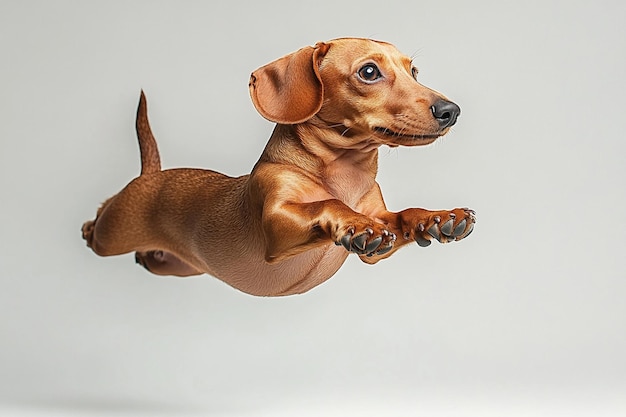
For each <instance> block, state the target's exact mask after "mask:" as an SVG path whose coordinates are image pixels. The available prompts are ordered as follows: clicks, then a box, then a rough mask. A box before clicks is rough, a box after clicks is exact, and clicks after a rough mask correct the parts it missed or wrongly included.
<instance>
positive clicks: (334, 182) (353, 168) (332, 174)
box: [324, 160, 375, 209]
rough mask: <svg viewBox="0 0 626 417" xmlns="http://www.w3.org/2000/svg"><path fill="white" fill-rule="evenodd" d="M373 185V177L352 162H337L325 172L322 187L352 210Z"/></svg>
mask: <svg viewBox="0 0 626 417" xmlns="http://www.w3.org/2000/svg"><path fill="white" fill-rule="evenodd" d="M374 183H375V181H374V177H373V176H372V175H371V174H370V173H369V172H368V171H367V170H365V169H363V167H361V166H359V165H356V164H355V163H354V161H350V160H341V161H337V162H334V163H333V164H330V165H329V166H328V167H327V168H326V170H325V175H324V186H325V187H326V189H327V191H328V192H329V193H330V194H331V195H333V197H335V198H337V199H338V200H340V201H342V202H343V203H345V204H346V205H347V206H349V207H350V208H352V209H355V208H356V206H357V205H358V203H359V201H361V198H362V197H363V196H364V195H365V194H366V193H367V192H368V191H369V190H371V188H372V186H373V185H374Z"/></svg>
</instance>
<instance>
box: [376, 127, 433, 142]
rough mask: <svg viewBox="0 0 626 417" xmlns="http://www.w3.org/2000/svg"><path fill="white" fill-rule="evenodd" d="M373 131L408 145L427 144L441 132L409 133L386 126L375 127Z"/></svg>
mask: <svg viewBox="0 0 626 417" xmlns="http://www.w3.org/2000/svg"><path fill="white" fill-rule="evenodd" d="M373 130H374V133H378V134H380V135H382V136H384V137H386V138H390V139H392V140H393V141H394V142H395V141H400V142H402V144H405V145H408V144H412V145H428V144H429V143H432V142H434V141H435V139H437V138H438V137H439V136H441V134H431V135H423V134H411V133H401V132H396V131H393V130H391V129H389V128H386V127H379V126H377V127H375V128H374V129H373Z"/></svg>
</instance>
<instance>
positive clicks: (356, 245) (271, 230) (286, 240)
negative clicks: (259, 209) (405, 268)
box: [263, 199, 396, 263]
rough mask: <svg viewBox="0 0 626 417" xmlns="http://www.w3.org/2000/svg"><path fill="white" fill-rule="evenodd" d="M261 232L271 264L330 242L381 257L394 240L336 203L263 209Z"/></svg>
mask: <svg viewBox="0 0 626 417" xmlns="http://www.w3.org/2000/svg"><path fill="white" fill-rule="evenodd" d="M263 230H264V234H265V238H266V252H265V259H266V261H267V262H270V263H274V262H279V261H281V260H284V259H286V258H288V257H291V256H294V255H297V254H299V253H302V252H304V251H306V250H309V249H313V248H316V247H320V246H322V245H327V244H329V243H331V242H334V243H335V244H336V245H338V246H343V247H344V248H345V249H346V250H347V251H349V252H354V253H357V254H359V255H363V256H370V257H371V256H374V255H382V254H384V253H387V252H389V251H390V250H391V249H392V248H393V244H394V242H395V240H396V235H395V234H394V233H392V232H391V231H390V230H389V229H388V228H386V227H385V225H383V224H382V223H380V222H377V221H375V220H373V219H371V218H370V217H367V216H365V215H363V214H360V213H357V212H355V211H354V210H352V209H350V208H349V207H348V206H347V205H345V204H344V203H342V202H341V201H339V200H336V199H328V200H323V201H313V202H306V203H295V202H284V203H280V204H272V205H269V207H268V206H267V205H266V207H265V209H264V213H263Z"/></svg>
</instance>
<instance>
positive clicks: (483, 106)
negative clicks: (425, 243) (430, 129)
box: [0, 0, 626, 416]
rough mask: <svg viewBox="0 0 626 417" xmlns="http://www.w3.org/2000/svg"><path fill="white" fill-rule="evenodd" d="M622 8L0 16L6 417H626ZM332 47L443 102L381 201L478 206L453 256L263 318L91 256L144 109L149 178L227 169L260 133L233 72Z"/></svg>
mask: <svg viewBox="0 0 626 417" xmlns="http://www.w3.org/2000/svg"><path fill="white" fill-rule="evenodd" d="M625 4H626V3H624V2H622V1H595V2H580V1H578V2H576V1H563V2H558V1H524V2H506V1H493V2H488V1H482V2H481V1H478V2H463V1H455V0H451V1H447V2H434V1H380V0H379V1H370V0H360V1H349V2H348V1H338V0H335V1H327V0H321V1H315V2H314V1H307V2H299V1H286V0H282V1H278V0H274V1H273V0H265V1H255V2H249V3H243V2H236V1H212V2H209V1H205V2H200V1H170V2H167V1H158V2H157V1H107V2H72V1H23V2H18V1H3V2H2V3H1V4H0V54H1V56H0V192H1V196H0V200H1V203H0V353H1V354H0V414H2V413H4V414H7V415H12V416H31V415H32V416H39V415H41V416H57V415H58V416H66V415H81V416H82V415H89V414H97V415H105V416H108V415H127V416H138V415H139V416H141V415H156V416H161V415H163V416H170V415H171V416H186V415H200V416H203V415H207V416H321V415H324V416H326V415H343V416H380V415H385V416H408V415H419V416H505V415H506V416H512V415H520V416H566V415H567V416H572V415H574V416H575V415H585V416H617V415H624V414H625V413H626V395H625V394H624V393H626V307H625V304H626V303H625V301H626V264H625V260H624V257H625V249H626V244H625V243H624V234H625V231H626V227H625V222H626V220H625V219H624V215H623V211H624V209H623V207H624V204H625V203H626V187H625V185H626V184H625V180H626V156H625V155H626V145H625V141H626V138H625V135H624V132H625V128H626V126H625V125H626V123H625V120H626V116H625V114H626V100H625V99H624V97H625V96H626V91H625V87H624V86H625V81H624V79H625V76H626V31H625V30H624V21H625V19H626V6H625ZM343 36H359V37H372V38H376V39H381V40H385V41H389V42H391V43H394V44H395V45H396V46H397V47H398V48H399V49H400V50H401V51H403V52H404V53H406V54H407V55H410V56H414V57H415V63H416V64H417V65H418V66H419V68H420V77H421V82H422V83H423V84H425V85H427V86H429V87H432V88H434V89H437V90H439V91H441V92H443V93H444V94H446V95H447V96H448V97H450V98H451V99H453V100H454V101H455V102H457V103H458V104H459V105H460V106H461V108H462V114H461V117H460V119H459V122H458V124H457V125H456V126H455V127H454V129H453V131H452V132H451V133H450V134H449V135H447V136H446V137H444V138H443V139H442V140H440V141H438V142H437V143H435V144H434V145H431V146H429V147H426V148H412V149H408V148H401V149H397V150H389V149H387V148H383V149H381V157H380V174H379V180H380V183H381V185H382V188H383V192H384V194H385V197H386V200H387V203H388V206H389V208H391V209H394V210H399V209H403V208H405V207H409V206H418V207H426V208H430V209H443V208H453V207H457V206H461V207H463V206H470V207H472V208H474V209H475V210H476V211H477V213H478V223H477V225H476V228H475V231H474V233H473V234H472V236H471V237H469V238H468V239H467V240H465V241H463V242H459V243H456V244H453V245H445V246H442V245H434V244H433V245H431V247H428V248H419V247H417V246H416V245H414V246H412V247H409V248H405V249H403V250H402V251H400V252H399V253H397V254H396V255H394V256H393V257H392V258H391V259H389V260H387V261H384V262H381V263H379V264H377V265H375V266H367V265H365V264H362V263H361V262H359V261H358V259H356V258H350V259H349V260H348V262H347V263H346V264H345V265H344V267H343V268H342V269H340V271H339V272H338V273H337V274H336V276H335V277H333V278H332V279H331V280H330V281H328V282H327V283H325V284H324V285H322V286H320V287H318V288H315V289H314V290H312V291H311V292H309V293H307V294H305V295H301V296H294V297H287V298H274V299H264V298H255V297H251V296H248V295H245V294H243V293H240V292H237V291H236V290H234V289H231V288H230V287H227V286H226V285H225V284H223V283H221V282H220V281H218V280H216V279H214V278H211V277H208V276H204V277H200V278H193V279H176V278H163V277H156V276H153V275H150V274H148V273H147V272H146V271H144V270H143V269H141V268H139V267H137V266H135V265H134V260H133V257H132V255H126V256H120V257H116V258H100V257H97V256H96V255H94V254H93V253H92V252H91V251H90V250H88V249H87V248H86V247H85V245H84V242H83V240H82V239H81V237H80V226H81V224H82V223H83V222H84V221H85V220H88V219H91V218H93V216H94V214H95V210H96V208H97V206H98V205H99V204H100V203H101V202H102V201H103V200H104V199H105V198H107V197H109V196H110V195H112V194H114V193H116V192H117V191H119V189H121V187H123V186H124V185H125V184H126V183H127V182H128V181H129V180H130V179H132V178H133V177H134V176H135V175H137V174H138V172H139V156H138V148H137V144H136V138H135V134H134V125H133V123H134V113H135V109H136V104H137V99H138V96H139V90H140V89H141V88H143V89H144V90H145V91H146V94H147V96H148V100H149V109H150V118H151V122H152V126H153V129H154V131H155V135H156V137H157V140H158V142H159V146H160V150H161V155H162V159H163V165H164V167H168V168H169V167H181V166H191V167H206V168H211V169H215V170H218V171H222V172H224V173H227V174H229V175H241V174H245V173H247V172H249V171H250V169H251V168H252V166H253V164H254V163H255V161H256V159H257V158H258V156H259V155H260V153H261V151H262V149H263V146H264V145H265V142H266V141H267V138H268V137H269V134H270V132H271V129H272V125H271V124H270V123H269V122H267V121H265V120H264V119H262V118H261V117H260V116H259V115H258V114H257V113H256V112H255V110H254V107H253V106H252V104H251V102H250V99H249V96H248V87H247V83H248V77H249V74H250V72H251V71H253V70H254V69H256V68H257V67H259V66H261V65H264V64H266V63H268V62H270V61H272V60H274V59H276V58H278V57H280V56H282V55H285V54H287V53H289V52H292V51H295V50H296V49H298V48H300V47H302V46H305V45H311V44H314V43H315V42H317V41H320V40H328V39H332V38H335V37H343Z"/></svg>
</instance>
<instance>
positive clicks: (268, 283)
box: [210, 243, 348, 296]
mask: <svg viewBox="0 0 626 417" xmlns="http://www.w3.org/2000/svg"><path fill="white" fill-rule="evenodd" d="M347 256H348V252H347V251H346V250H345V249H344V248H343V247H341V246H335V245H334V244H332V243H331V244H329V245H326V246H324V247H322V248H318V249H313V250H309V251H307V252H305V253H302V254H300V255H296V256H294V257H293V258H289V259H287V260H285V261H282V262H280V263H277V264H268V263H267V262H265V260H264V259H263V257H262V256H261V255H260V253H259V254H258V255H256V256H245V257H241V258H240V260H239V262H238V264H237V266H236V267H234V268H233V267H232V266H231V267H229V268H227V269H222V268H219V267H218V268H210V269H211V270H212V271H211V272H210V273H211V274H212V275H214V276H216V277H217V278H219V279H220V280H222V281H224V282H225V283H227V284H229V285H231V286H232V287H234V288H237V289H238V290H240V291H243V292H245V293H248V294H251V295H257V296H279V295H292V294H301V293H304V292H306V291H309V290H310V289H312V288H314V287H316V286H318V285H320V284H321V283H323V282H324V281H326V280H328V279H329V278H330V277H332V276H333V275H334V274H335V273H336V272H337V270H338V269H339V268H340V267H341V265H343V263H344V262H345V260H346V258H347Z"/></svg>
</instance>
